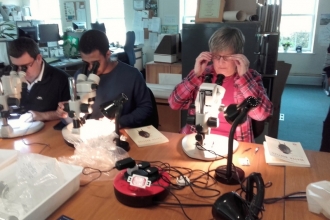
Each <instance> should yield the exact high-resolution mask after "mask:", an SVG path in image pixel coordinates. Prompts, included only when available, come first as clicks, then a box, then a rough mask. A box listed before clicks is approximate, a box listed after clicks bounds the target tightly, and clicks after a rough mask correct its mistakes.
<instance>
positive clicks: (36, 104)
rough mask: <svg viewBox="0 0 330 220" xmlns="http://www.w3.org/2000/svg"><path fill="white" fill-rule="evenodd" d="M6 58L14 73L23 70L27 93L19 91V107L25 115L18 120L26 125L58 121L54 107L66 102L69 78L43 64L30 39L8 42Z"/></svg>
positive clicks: (34, 44) (68, 94) (63, 73)
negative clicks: (14, 70)
mask: <svg viewBox="0 0 330 220" xmlns="http://www.w3.org/2000/svg"><path fill="white" fill-rule="evenodd" d="M8 55H9V57H10V61H11V63H12V65H13V66H16V67H17V68H18V70H22V69H26V71H25V79H26V83H27V89H23V90H22V98H21V104H20V106H21V107H22V108H23V109H24V110H25V111H28V113H26V114H24V115H22V116H21V118H23V119H24V121H26V122H29V121H48V120H55V119H59V117H58V116H57V114H56V109H57V105H58V103H59V102H61V101H66V100H68V99H70V90H69V81H68V77H69V75H68V74H67V73H65V72H64V71H62V70H60V69H57V68H55V67H52V66H50V65H49V64H48V63H46V62H45V60H43V59H42V56H41V54H40V52H39V47H38V45H37V44H36V43H35V42H34V41H33V40H32V39H30V38H26V37H21V38H18V39H16V40H13V41H10V42H9V43H8ZM23 67H25V68H23Z"/></svg>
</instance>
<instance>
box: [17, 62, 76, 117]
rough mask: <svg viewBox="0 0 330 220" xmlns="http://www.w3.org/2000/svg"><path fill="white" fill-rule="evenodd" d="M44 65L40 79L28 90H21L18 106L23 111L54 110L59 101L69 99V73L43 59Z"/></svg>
mask: <svg viewBox="0 0 330 220" xmlns="http://www.w3.org/2000/svg"><path fill="white" fill-rule="evenodd" d="M44 65H45V68H44V73H43V76H42V79H41V81H39V82H37V83H35V84H34V85H33V86H32V88H31V90H30V91H28V90H27V89H23V90H22V98H21V104H20V106H21V108H23V109H24V110H25V111H29V110H32V111H38V112H46V111H55V110H56V109H57V106H58V103H59V102H62V101H68V100H69V99H70V90H69V81H68V77H69V75H68V74H67V73H65V72H64V71H62V70H60V69H58V68H55V67H53V66H50V65H49V64H47V63H46V62H45V61H44Z"/></svg>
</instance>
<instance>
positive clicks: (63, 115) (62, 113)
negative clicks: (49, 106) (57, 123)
mask: <svg viewBox="0 0 330 220" xmlns="http://www.w3.org/2000/svg"><path fill="white" fill-rule="evenodd" d="M65 103H68V102H67V101H65V102H59V103H58V106H57V110H56V114H57V116H58V117H59V118H67V117H68V113H67V112H66V111H64V104H65Z"/></svg>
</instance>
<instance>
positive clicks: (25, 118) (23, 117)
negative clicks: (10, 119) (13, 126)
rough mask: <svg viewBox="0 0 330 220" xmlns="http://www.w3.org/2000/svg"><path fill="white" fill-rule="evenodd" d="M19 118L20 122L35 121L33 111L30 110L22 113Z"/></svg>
mask: <svg viewBox="0 0 330 220" xmlns="http://www.w3.org/2000/svg"><path fill="white" fill-rule="evenodd" d="M19 120H20V122H23V123H28V122H32V121H34V120H33V113H32V111H28V112H26V113H24V114H22V115H21V116H20V117H19Z"/></svg>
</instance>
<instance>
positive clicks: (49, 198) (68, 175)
mask: <svg viewBox="0 0 330 220" xmlns="http://www.w3.org/2000/svg"><path fill="white" fill-rule="evenodd" d="M58 163H59V166H60V169H61V170H62V172H63V174H64V178H65V182H64V184H63V185H62V186H60V187H59V188H58V189H57V190H55V191H54V192H45V197H44V200H43V201H41V202H40V203H39V204H38V205H36V206H35V207H34V208H33V209H32V210H31V211H30V212H28V213H26V215H25V216H23V217H20V218H18V219H19V220H20V219H24V220H36V219H46V218H47V217H48V216H49V215H50V214H52V213H53V212H54V211H55V210H56V209H58V208H59V207H60V206H61V205H62V204H63V203H64V202H65V201H66V200H68V199H69V198H70V197H71V196H72V195H73V194H74V193H76V192H77V191H78V190H79V186H80V174H81V172H82V169H83V168H82V167H80V166H76V165H70V164H65V163H62V162H58ZM16 167H17V163H16V162H15V163H12V164H11V165H9V166H7V167H6V168H4V169H2V170H1V171H0V181H4V182H5V181H6V180H8V179H13V175H15V173H16ZM0 211H1V210H0ZM2 214H5V212H4V211H3V210H2Z"/></svg>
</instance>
